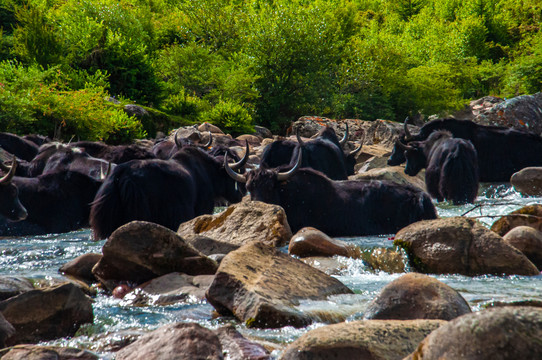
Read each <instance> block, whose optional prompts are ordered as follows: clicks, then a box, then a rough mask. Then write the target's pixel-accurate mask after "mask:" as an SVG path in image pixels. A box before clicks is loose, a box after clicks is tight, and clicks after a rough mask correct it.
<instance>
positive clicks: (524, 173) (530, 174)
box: [510, 166, 542, 196]
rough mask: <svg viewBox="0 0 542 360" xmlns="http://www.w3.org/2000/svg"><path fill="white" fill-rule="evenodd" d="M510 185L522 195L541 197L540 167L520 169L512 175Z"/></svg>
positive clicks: (541, 168) (541, 176)
mask: <svg viewBox="0 0 542 360" xmlns="http://www.w3.org/2000/svg"><path fill="white" fill-rule="evenodd" d="M510 184H512V186H513V187H514V189H516V191H518V192H519V193H521V194H523V195H528V196H540V195H542V167H539V166H532V167H526V168H524V169H521V170H520V171H518V172H517V173H514V174H513V175H512V177H511V178H510Z"/></svg>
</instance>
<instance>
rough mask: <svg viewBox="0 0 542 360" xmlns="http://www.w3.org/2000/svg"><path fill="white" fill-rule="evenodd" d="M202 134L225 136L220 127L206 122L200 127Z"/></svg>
mask: <svg viewBox="0 0 542 360" xmlns="http://www.w3.org/2000/svg"><path fill="white" fill-rule="evenodd" d="M198 130H199V131H200V132H211V133H212V134H224V131H222V130H221V129H220V128H219V127H218V126H216V125H213V124H209V123H208V122H204V123H202V124H200V125H199V126H198Z"/></svg>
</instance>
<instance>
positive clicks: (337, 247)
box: [288, 227, 361, 257]
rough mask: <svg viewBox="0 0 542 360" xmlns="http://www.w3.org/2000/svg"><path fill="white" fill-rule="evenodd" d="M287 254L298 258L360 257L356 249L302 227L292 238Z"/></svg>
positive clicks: (312, 229) (316, 230)
mask: <svg viewBox="0 0 542 360" xmlns="http://www.w3.org/2000/svg"><path fill="white" fill-rule="evenodd" d="M288 253H289V254H290V255H296V256H299V257H309V256H334V255H339V256H346V257H360V255H361V251H360V249H359V248H358V247H356V246H354V245H352V244H348V243H347V242H345V241H341V240H337V239H333V238H331V237H329V236H327V235H326V234H325V233H323V232H322V231H320V230H318V229H315V228H313V227H304V228H302V229H301V230H299V231H298V232H297V233H295V235H294V236H292V239H291V240H290V245H289V246H288Z"/></svg>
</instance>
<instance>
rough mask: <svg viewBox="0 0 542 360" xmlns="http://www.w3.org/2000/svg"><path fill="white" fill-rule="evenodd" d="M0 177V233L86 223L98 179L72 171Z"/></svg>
mask: <svg viewBox="0 0 542 360" xmlns="http://www.w3.org/2000/svg"><path fill="white" fill-rule="evenodd" d="M16 167H17V162H16V161H15V160H14V162H13V165H12V167H11V170H10V171H9V172H8V174H6V175H5V176H4V177H3V178H2V179H1V180H0V204H1V205H0V215H1V216H2V221H0V222H1V224H0V236H22V235H42V234H49V233H63V232H67V231H72V230H77V229H80V228H83V227H87V226H88V218H89V213H90V203H91V202H92V200H93V199H94V196H95V195H96V192H97V191H98V188H99V187H100V185H101V181H98V180H96V179H93V178H91V177H89V176H86V175H84V174H81V173H78V172H74V171H56V172H52V173H49V174H44V175H40V176H38V177H34V178H25V177H17V176H14V174H15V170H16Z"/></svg>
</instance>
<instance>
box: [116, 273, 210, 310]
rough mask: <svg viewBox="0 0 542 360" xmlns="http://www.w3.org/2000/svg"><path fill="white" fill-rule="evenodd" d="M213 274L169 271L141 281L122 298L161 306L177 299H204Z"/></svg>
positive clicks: (130, 301)
mask: <svg viewBox="0 0 542 360" xmlns="http://www.w3.org/2000/svg"><path fill="white" fill-rule="evenodd" d="M213 279H214V275H199V276H190V275H186V274H181V273H178V272H176V273H170V274H166V275H163V276H160V277H157V278H155V279H152V280H150V281H147V282H146V283H143V284H141V285H139V286H137V287H136V288H135V289H133V290H132V291H131V292H130V293H128V294H126V296H125V297H124V300H126V301H127V302H129V303H130V304H132V305H137V306H147V305H154V306H161V305H169V304H173V303H176V302H179V301H191V302H198V301H201V300H205V291H206V290H207V289H208V288H209V286H210V285H211V283H212V281H213Z"/></svg>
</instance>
